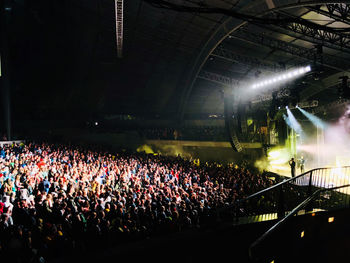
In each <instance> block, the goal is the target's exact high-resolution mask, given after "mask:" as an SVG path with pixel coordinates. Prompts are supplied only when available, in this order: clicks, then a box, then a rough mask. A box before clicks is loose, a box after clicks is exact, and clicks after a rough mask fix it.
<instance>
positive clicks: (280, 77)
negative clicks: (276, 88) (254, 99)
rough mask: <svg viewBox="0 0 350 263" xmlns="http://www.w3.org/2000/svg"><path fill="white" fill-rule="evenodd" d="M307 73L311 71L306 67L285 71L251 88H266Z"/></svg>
mask: <svg viewBox="0 0 350 263" xmlns="http://www.w3.org/2000/svg"><path fill="white" fill-rule="evenodd" d="M309 71H311V67H310V66H306V67H303V68H299V69H294V70H289V71H287V72H285V73H282V74H279V75H278V76H273V77H272V78H269V79H265V80H263V81H262V82H260V83H258V84H257V83H255V84H253V85H252V86H251V87H252V88H253V89H256V88H260V87H263V86H267V85H270V84H273V83H277V82H279V81H282V80H287V79H291V78H295V77H297V76H300V75H302V74H304V73H306V72H309Z"/></svg>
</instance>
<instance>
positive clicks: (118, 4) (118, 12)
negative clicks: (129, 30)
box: [114, 0, 124, 58]
mask: <svg viewBox="0 0 350 263" xmlns="http://www.w3.org/2000/svg"><path fill="white" fill-rule="evenodd" d="M123 2H124V0H114V4H115V31H116V40H117V54H118V57H119V58H121V57H122V56H123V5H124V4H123Z"/></svg>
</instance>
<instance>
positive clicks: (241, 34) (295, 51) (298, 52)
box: [234, 29, 350, 71]
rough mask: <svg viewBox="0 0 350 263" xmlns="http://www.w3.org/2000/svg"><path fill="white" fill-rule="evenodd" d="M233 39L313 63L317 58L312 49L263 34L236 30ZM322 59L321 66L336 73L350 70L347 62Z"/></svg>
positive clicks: (315, 52) (331, 58)
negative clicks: (334, 70) (336, 71)
mask: <svg viewBox="0 0 350 263" xmlns="http://www.w3.org/2000/svg"><path fill="white" fill-rule="evenodd" d="M234 37H236V38H238V39H242V40H246V41H248V42H251V43H256V44H260V45H262V46H266V47H270V48H272V49H275V50H281V51H284V52H286V53H289V54H291V55H293V56H297V57H301V58H304V59H305V60H309V61H311V62H315V58H316V57H317V51H316V50H314V49H308V48H304V47H300V46H297V45H294V44H292V43H288V42H284V41H281V40H278V39H274V38H271V37H268V36H266V35H264V34H257V33H252V32H249V31H247V30H246V29H240V30H238V31H237V33H236V34H235V35H234ZM323 59H324V63H323V65H324V66H327V67H329V68H333V69H336V70H338V71H346V70H347V69H348V68H350V65H349V62H348V61H346V60H342V59H339V58H336V57H334V56H330V55H326V54H324V55H323ZM316 62H317V61H316Z"/></svg>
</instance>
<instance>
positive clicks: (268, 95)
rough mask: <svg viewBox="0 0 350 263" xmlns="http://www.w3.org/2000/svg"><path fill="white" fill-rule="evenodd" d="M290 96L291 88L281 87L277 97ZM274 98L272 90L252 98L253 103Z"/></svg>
mask: <svg viewBox="0 0 350 263" xmlns="http://www.w3.org/2000/svg"><path fill="white" fill-rule="evenodd" d="M289 96H290V90H289V89H281V90H279V91H277V94H276V99H283V98H287V97H289ZM272 98H273V97H272V92H270V93H265V94H259V95H257V96H256V97H255V98H253V99H252V100H251V103H253V104H255V103H260V102H264V101H270V100H272Z"/></svg>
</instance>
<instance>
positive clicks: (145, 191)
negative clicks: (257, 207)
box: [0, 143, 273, 262]
mask: <svg viewBox="0 0 350 263" xmlns="http://www.w3.org/2000/svg"><path fill="white" fill-rule="evenodd" d="M272 183H273V182H272V181H271V180H270V179H269V178H268V177H267V176H265V175H264V174H259V173H251V172H249V171H248V170H247V169H245V168H239V167H234V166H220V165H208V164H207V165H203V166H198V165H195V164H193V162H190V161H188V160H184V159H182V158H180V157H165V156H159V155H158V156H154V155H146V154H126V153H123V154H115V155H113V154H111V153H106V152H95V151H91V150H86V149H82V148H80V147H68V146H62V145H49V144H40V145H38V144H34V143H29V144H26V145H24V144H22V145H13V146H4V148H0V258H4V256H7V257H9V258H11V260H12V261H14V262H43V258H45V259H50V258H53V257H56V256H58V255H60V253H62V251H63V250H64V251H70V250H74V249H77V248H81V249H82V248H84V249H85V250H89V249H90V248H96V247H98V246H101V245H103V244H106V243H108V244H109V245H111V244H115V242H124V241H125V240H129V239H134V238H140V237H146V236H150V235H156V234H157V233H158V234H161V233H169V232H177V231H181V230H183V229H188V228H200V227H203V226H207V225H210V224H216V223H217V222H218V221H219V220H223V218H220V214H219V213H218V211H220V210H222V209H224V208H225V207H227V206H229V205H230V204H233V203H234V202H235V201H236V200H238V199H242V198H244V197H245V196H247V195H249V194H252V193H254V192H257V191H259V190H261V189H263V188H266V187H269V186H271V185H272Z"/></svg>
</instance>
